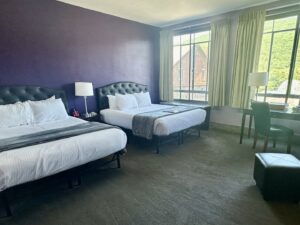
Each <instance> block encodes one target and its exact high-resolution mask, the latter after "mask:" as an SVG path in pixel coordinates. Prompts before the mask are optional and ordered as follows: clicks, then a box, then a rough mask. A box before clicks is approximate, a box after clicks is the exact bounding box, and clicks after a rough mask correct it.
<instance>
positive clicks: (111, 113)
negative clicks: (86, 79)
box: [96, 82, 206, 153]
mask: <svg viewBox="0 0 300 225" xmlns="http://www.w3.org/2000/svg"><path fill="white" fill-rule="evenodd" d="M147 91H148V88H147V86H146V85H142V84H137V83H134V82H118V83H113V84H109V85H106V86H103V87H99V88H96V96H97V102H98V108H99V111H100V115H101V118H102V121H103V122H105V123H108V124H112V125H116V126H120V127H122V128H124V129H128V130H131V131H132V128H133V125H134V118H135V116H137V115H142V114H144V113H149V112H152V111H159V110H160V111H167V110H170V109H172V108H173V107H174V106H172V105H162V104H151V105H148V106H144V107H138V108H132V109H126V110H118V109H111V108H110V107H109V102H108V97H107V96H108V95H116V94H133V93H141V92H147ZM205 119H206V111H205V110H203V109H201V108H199V107H195V108H194V109H193V110H187V111H184V112H181V113H174V114H173V113H171V115H168V116H163V117H160V118H157V119H155V121H154V125H153V139H154V140H155V143H156V153H159V147H160V144H161V143H162V139H164V138H165V137H169V136H171V135H174V134H175V136H176V137H177V139H178V142H179V143H182V138H183V132H184V131H186V130H188V129H197V130H198V133H199V134H200V128H201V124H203V123H204V122H205ZM176 134H177V135H176ZM150 139H152V138H151V137H150Z"/></svg>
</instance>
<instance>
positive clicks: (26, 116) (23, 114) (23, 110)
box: [0, 102, 32, 128]
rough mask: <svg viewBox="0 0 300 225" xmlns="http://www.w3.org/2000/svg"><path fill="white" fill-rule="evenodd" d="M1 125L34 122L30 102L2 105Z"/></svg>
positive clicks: (0, 108)
mask: <svg viewBox="0 0 300 225" xmlns="http://www.w3.org/2000/svg"><path fill="white" fill-rule="evenodd" d="M0 115H1V120H0V127H1V128H7V127H16V126H22V125H26V124H29V123H31V122H32V112H31V109H30V107H29V104H28V102H23V103H22V102H17V103H15V104H8V105H0Z"/></svg>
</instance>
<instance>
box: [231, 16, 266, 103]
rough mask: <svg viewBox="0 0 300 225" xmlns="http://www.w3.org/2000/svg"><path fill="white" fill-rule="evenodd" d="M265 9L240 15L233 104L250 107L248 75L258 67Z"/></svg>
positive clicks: (235, 57) (233, 83)
mask: <svg viewBox="0 0 300 225" xmlns="http://www.w3.org/2000/svg"><path fill="white" fill-rule="evenodd" d="M265 15H266V13H265V10H257V11H250V12H248V13H246V14H244V15H241V16H240V17H239V22H238V27H237V36H236V46H235V55H234V64H233V74H232V84H231V98H230V101H231V106H232V107H234V108H248V107H249V98H250V88H249V87H248V76H249V73H251V72H256V71H257V69H258V62H259V54H260V48H261V42H262V36H263V29H264V22H265Z"/></svg>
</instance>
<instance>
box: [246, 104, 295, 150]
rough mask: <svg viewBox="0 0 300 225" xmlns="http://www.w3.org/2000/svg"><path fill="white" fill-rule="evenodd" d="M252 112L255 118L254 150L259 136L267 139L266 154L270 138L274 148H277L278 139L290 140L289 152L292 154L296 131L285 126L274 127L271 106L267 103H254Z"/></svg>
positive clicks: (265, 144)
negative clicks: (292, 141)
mask: <svg viewBox="0 0 300 225" xmlns="http://www.w3.org/2000/svg"><path fill="white" fill-rule="evenodd" d="M251 107H252V112H253V116H254V124H255V133H254V142H253V148H255V147H256V142H257V138H258V136H263V137H264V138H265V143H264V148H263V150H264V152H265V151H266V150H267V148H268V142H269V138H272V139H273V147H274V148H275V147H276V139H277V138H278V137H286V138H287V140H288V146H287V152H288V153H290V152H291V140H292V137H293V135H294V131H293V130H292V129H289V128H287V127H284V126H280V125H272V124H271V116H270V108H269V104H268V103H266V102H252V103H251Z"/></svg>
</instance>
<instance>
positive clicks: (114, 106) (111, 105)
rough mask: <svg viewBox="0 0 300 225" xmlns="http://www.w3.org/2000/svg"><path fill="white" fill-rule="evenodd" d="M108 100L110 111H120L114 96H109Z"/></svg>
mask: <svg viewBox="0 0 300 225" xmlns="http://www.w3.org/2000/svg"><path fill="white" fill-rule="evenodd" d="M107 98H108V105H109V108H110V109H118V106H117V102H116V96H113V95H107Z"/></svg>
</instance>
